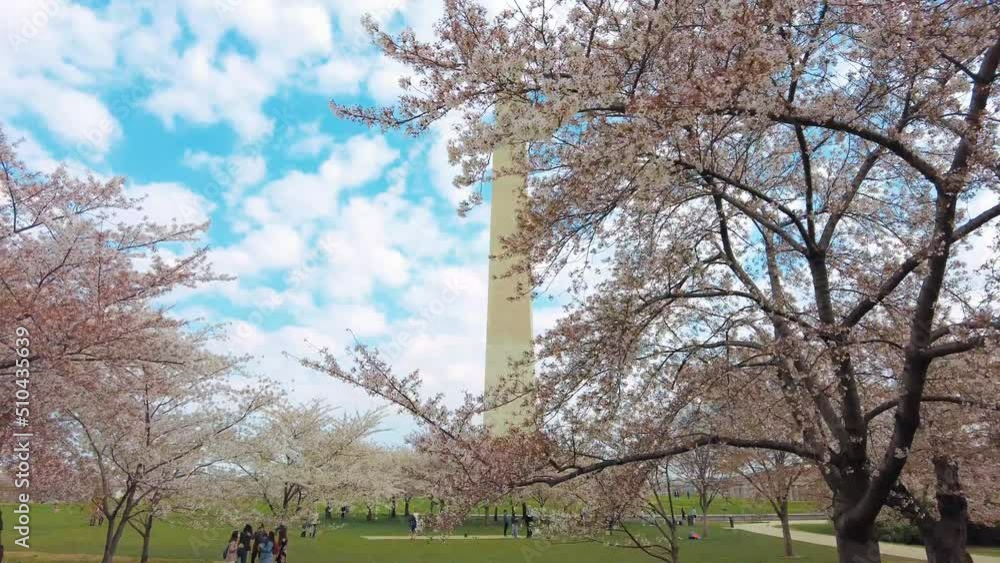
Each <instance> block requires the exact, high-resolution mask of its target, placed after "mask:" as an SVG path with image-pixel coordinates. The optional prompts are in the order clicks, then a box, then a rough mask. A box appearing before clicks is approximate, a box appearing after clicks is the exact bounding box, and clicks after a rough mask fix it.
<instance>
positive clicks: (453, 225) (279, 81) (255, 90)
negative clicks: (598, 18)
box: [0, 0, 556, 437]
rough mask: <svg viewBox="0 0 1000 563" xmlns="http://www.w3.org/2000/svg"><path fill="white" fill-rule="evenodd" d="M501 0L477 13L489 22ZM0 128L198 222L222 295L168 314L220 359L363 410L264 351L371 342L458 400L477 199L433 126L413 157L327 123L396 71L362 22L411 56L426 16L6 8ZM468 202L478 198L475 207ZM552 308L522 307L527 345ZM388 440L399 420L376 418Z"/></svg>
mask: <svg viewBox="0 0 1000 563" xmlns="http://www.w3.org/2000/svg"><path fill="white" fill-rule="evenodd" d="M503 6H504V0H493V3H492V4H491V5H489V6H488V8H489V9H490V10H491V11H492V12H493V13H496V12H497V11H499V9H501V8H502V7H503ZM4 11H5V25H6V26H7V28H6V29H5V30H4V43H3V46H2V47H0V70H2V72H3V75H4V76H5V77H8V79H9V81H8V84H7V85H6V87H5V88H4V90H3V92H2V93H0V123H2V124H3V126H4V128H5V129H6V130H7V132H8V135H9V136H10V137H12V138H15V139H17V138H20V139H23V143H22V144H21V147H20V153H21V156H22V158H24V159H25V160H26V161H28V162H29V163H30V164H32V165H34V166H36V167H37V168H39V169H42V170H51V169H52V168H53V167H54V166H55V165H56V163H57V162H64V163H66V165H67V166H68V167H69V168H70V170H72V171H74V172H81V171H85V170H93V171H94V172H95V173H97V174H99V175H104V176H111V175H124V176H127V177H128V178H129V182H128V189H129V190H130V192H131V193H133V194H134V195H137V196H144V197H146V199H145V202H144V212H145V213H146V214H147V215H149V216H150V217H152V218H154V219H157V220H161V221H168V220H170V219H173V218H177V219H180V220H187V221H200V220H204V219H211V221H212V226H211V229H210V231H209V233H208V235H207V239H206V240H205V241H204V242H205V243H206V244H208V245H210V246H211V248H212V250H211V259H212V263H213V266H214V268H215V270H216V271H217V272H219V273H224V274H231V275H233V276H236V277H237V280H236V281H234V282H227V283H218V284H213V285H211V286H208V287H204V288H201V289H198V290H192V291H183V292H179V293H178V294H176V295H174V296H172V298H171V301H172V306H173V307H174V310H175V312H176V314H178V315H183V316H187V317H191V318H201V319H205V320H206V321H209V322H224V323H228V324H227V326H228V329H227V333H228V334H229V338H228V340H227V341H226V342H225V343H222V344H220V347H221V348H222V349H224V350H226V351H230V352H234V353H249V354H253V355H255V356H256V359H255V361H254V366H255V368H256V369H257V370H258V371H260V372H261V373H263V374H265V375H267V376H269V377H272V378H274V379H277V380H280V381H282V384H283V385H284V386H285V387H286V388H287V389H289V391H290V393H291V396H292V397H293V398H295V399H298V400H304V399H308V398H312V397H317V396H319V397H323V398H324V399H326V400H328V401H329V402H330V403H331V404H334V405H338V406H342V407H345V408H350V409H353V408H367V407H369V406H371V405H372V404H373V403H372V402H371V401H370V400H368V399H367V398H366V397H364V396H363V395H362V394H361V393H360V392H358V391H357V390H354V389H349V388H347V387H346V386H343V385H341V384H337V383H335V382H333V381H331V380H329V379H328V378H326V377H324V376H322V375H319V374H314V373H310V372H307V371H305V370H302V369H301V368H299V367H298V366H297V365H296V364H295V363H294V362H293V361H292V360H289V359H287V358H286V357H284V356H283V355H282V352H285V351H287V352H289V353H292V354H295V355H304V354H309V353H311V352H312V348H311V347H313V346H330V347H332V348H334V349H341V348H342V347H343V346H345V345H346V344H347V343H348V339H349V335H348V333H347V332H346V330H347V329H351V330H353V331H354V333H355V334H357V335H358V336H359V337H360V338H361V339H363V340H366V341H369V342H373V343H382V344H386V343H392V346H390V348H391V349H392V350H393V352H392V354H391V355H392V360H393V362H394V364H396V365H397V366H398V367H399V369H406V370H410V369H415V368H420V369H421V370H422V371H424V373H425V377H426V378H427V382H428V387H429V390H431V391H435V392H445V393H446V394H448V395H449V396H450V397H454V398H457V397H458V396H459V394H460V392H461V391H464V390H471V391H474V392H475V391H479V390H480V389H481V380H482V372H483V347H484V338H485V317H484V312H485V304H486V301H485V298H486V282H487V274H486V266H487V254H488V224H487V222H486V219H487V217H488V212H489V210H488V203H487V204H486V205H483V206H481V207H480V208H478V209H477V210H475V211H474V212H473V213H472V214H470V215H469V216H468V217H466V218H460V217H458V215H457V214H456V213H455V207H456V205H457V203H458V202H459V201H460V200H461V199H462V198H463V197H464V195H465V194H463V193H462V192H460V191H458V190H456V189H455V188H453V187H452V185H451V179H452V177H453V176H454V173H455V170H454V169H453V168H452V167H451V166H450V165H449V164H448V162H447V156H446V144H447V140H448V137H449V135H450V129H449V124H448V123H442V124H441V125H440V126H439V127H437V128H435V129H434V130H433V131H432V132H431V133H430V134H429V135H427V136H425V137H423V138H419V139H413V138H410V137H404V136H402V135H397V134H387V135H383V134H381V133H379V132H377V131H369V130H366V129H365V128H363V127H360V126H358V125H355V124H350V123H346V122H343V121H339V120H337V119H336V118H335V117H334V116H333V115H332V114H331V113H330V111H329V109H328V107H327V102H328V101H329V99H330V98H331V97H335V98H337V99H342V100H350V101H354V102H360V103H364V104H379V103H390V102H391V101H392V100H393V99H394V97H395V96H396V95H398V92H399V88H398V80H399V77H400V76H401V74H402V72H403V69H401V68H400V67H399V66H398V65H396V64H395V63H393V62H391V61H388V60H386V59H384V58H382V57H380V56H379V55H378V54H377V53H376V52H374V50H373V49H372V48H371V47H370V46H369V44H368V39H367V37H366V36H365V34H364V32H363V30H362V27H361V24H360V18H361V16H362V14H363V12H364V11H367V12H369V13H370V14H372V16H373V17H375V18H376V19H377V20H379V21H381V22H383V23H384V24H385V25H387V26H389V27H390V28H394V29H402V28H403V27H404V26H409V27H412V28H413V29H414V30H415V32H416V33H417V35H418V37H422V38H427V37H429V34H430V29H431V24H432V23H433V21H434V20H435V19H436V18H437V16H438V14H440V12H441V6H440V2H439V1H438V0H376V1H367V0H366V1H365V2H357V1H353V0H176V1H165V0H160V1H121V2H119V1H110V2H106V1H103V2H87V1H79V2H71V1H69V0H13V3H11V0H7V1H6V2H4ZM487 193H488V192H487ZM555 312H556V310H555V309H554V308H552V307H548V308H544V309H542V308H539V307H536V315H535V325H536V330H540V329H542V328H544V327H546V326H549V325H550V324H551V322H552V319H553V318H554V317H555ZM388 426H389V430H390V433H389V435H390V436H396V437H398V436H399V435H401V434H403V433H405V431H406V428H407V423H406V422H405V421H404V419H401V418H400V417H394V418H392V419H390V421H389V423H388Z"/></svg>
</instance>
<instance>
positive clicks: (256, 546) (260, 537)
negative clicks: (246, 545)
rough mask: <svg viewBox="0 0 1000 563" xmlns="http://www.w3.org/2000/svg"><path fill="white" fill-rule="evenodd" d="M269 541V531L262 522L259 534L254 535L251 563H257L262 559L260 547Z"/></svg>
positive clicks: (258, 529)
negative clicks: (258, 559) (259, 558)
mask: <svg viewBox="0 0 1000 563" xmlns="http://www.w3.org/2000/svg"><path fill="white" fill-rule="evenodd" d="M265 541H267V530H266V529H265V528H264V523H263V522H261V523H260V525H259V526H257V533H255V534H254V535H253V547H252V548H251V550H250V563H257V558H258V557H260V546H261V545H262V544H263V543H264V542H265Z"/></svg>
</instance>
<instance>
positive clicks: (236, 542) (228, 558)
mask: <svg viewBox="0 0 1000 563" xmlns="http://www.w3.org/2000/svg"><path fill="white" fill-rule="evenodd" d="M239 551H240V532H239V530H233V533H232V534H231V535H230V536H229V543H227V544H226V549H224V550H222V560H223V561H225V562H226V563H236V555H237V554H238V553H239Z"/></svg>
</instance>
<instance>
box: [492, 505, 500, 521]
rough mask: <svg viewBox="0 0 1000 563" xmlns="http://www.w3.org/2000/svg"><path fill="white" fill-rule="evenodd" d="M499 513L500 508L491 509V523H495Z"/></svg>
mask: <svg viewBox="0 0 1000 563" xmlns="http://www.w3.org/2000/svg"><path fill="white" fill-rule="evenodd" d="M499 511H500V507H498V506H494V507H493V521H494V522H496V521H497V512H499Z"/></svg>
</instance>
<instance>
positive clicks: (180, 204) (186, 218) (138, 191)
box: [118, 182, 215, 225]
mask: <svg viewBox="0 0 1000 563" xmlns="http://www.w3.org/2000/svg"><path fill="white" fill-rule="evenodd" d="M127 193H128V195H129V196H131V197H136V198H141V199H142V201H140V202H139V209H131V210H128V211H127V212H124V213H120V214H119V215H118V218H119V219H120V220H122V221H125V222H138V221H139V220H141V219H143V218H146V219H147V220H149V221H152V222H153V223H157V224H162V225H166V224H170V223H171V222H174V221H176V222H178V223H198V224H200V223H204V222H206V221H208V219H209V215H210V214H211V213H212V211H213V210H214V209H215V204H214V203H212V202H211V201H209V200H207V199H206V198H204V197H202V196H201V195H198V194H196V193H194V192H192V191H191V190H190V189H188V188H187V187H186V186H183V185H181V184H178V183H176V182H154V183H151V184H141V185H136V186H130V187H129V188H128V190H127Z"/></svg>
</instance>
